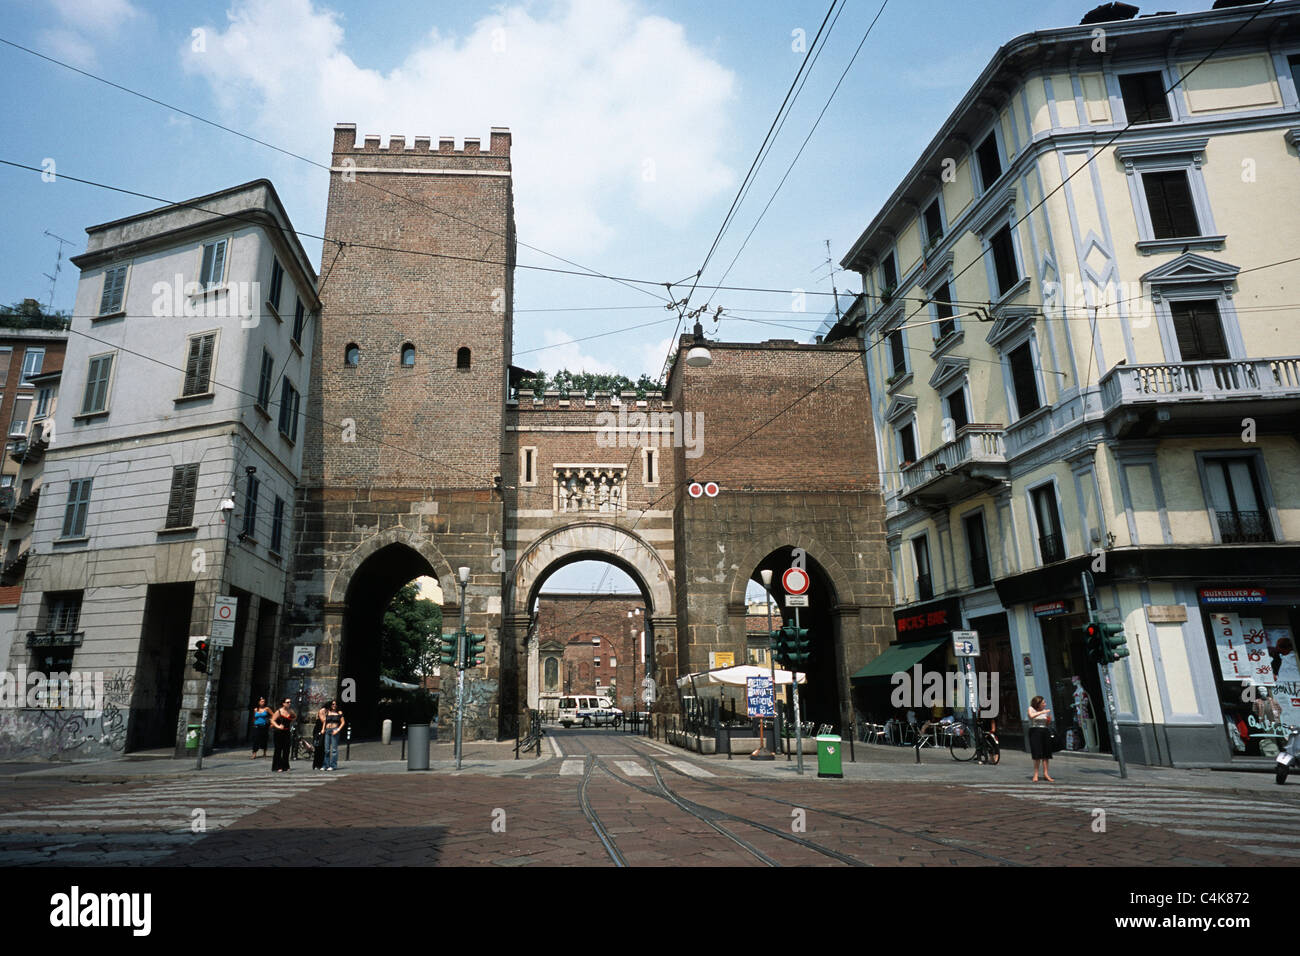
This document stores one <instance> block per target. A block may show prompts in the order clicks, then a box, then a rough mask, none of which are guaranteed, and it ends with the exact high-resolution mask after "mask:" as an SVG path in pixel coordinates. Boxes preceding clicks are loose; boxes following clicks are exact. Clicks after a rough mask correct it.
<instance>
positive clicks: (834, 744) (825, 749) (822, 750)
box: [817, 734, 844, 777]
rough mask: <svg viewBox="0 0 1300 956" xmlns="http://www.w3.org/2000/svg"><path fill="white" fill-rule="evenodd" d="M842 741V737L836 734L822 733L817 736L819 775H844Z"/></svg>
mask: <svg viewBox="0 0 1300 956" xmlns="http://www.w3.org/2000/svg"><path fill="white" fill-rule="evenodd" d="M840 743H841V741H840V738H839V737H837V736H835V735H834V734H821V735H819V736H818V737H817V776H819V777H843V776H844V760H843V757H842V756H841V754H840Z"/></svg>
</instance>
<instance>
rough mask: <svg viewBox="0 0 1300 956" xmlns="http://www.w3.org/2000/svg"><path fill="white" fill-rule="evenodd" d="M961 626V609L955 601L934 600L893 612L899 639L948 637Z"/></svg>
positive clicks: (914, 639)
mask: <svg viewBox="0 0 1300 956" xmlns="http://www.w3.org/2000/svg"><path fill="white" fill-rule="evenodd" d="M960 626H961V609H960V607H959V605H958V604H957V602H956V601H936V602H935V603H933V604H923V605H921V606H920V607H918V608H909V609H908V610H906V611H895V612H894V627H895V629H896V630H897V632H898V638H899V640H901V641H917V640H922V639H924V638H926V637H945V638H946V637H949V636H950V634H951V632H952V631H953V629H954V628H957V627H960Z"/></svg>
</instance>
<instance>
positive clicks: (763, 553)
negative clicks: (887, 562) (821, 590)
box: [727, 527, 857, 607]
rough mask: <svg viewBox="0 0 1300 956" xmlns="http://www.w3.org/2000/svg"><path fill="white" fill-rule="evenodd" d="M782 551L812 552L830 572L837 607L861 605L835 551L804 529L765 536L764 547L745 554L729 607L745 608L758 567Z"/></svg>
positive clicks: (754, 547)
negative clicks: (748, 587)
mask: <svg viewBox="0 0 1300 956" xmlns="http://www.w3.org/2000/svg"><path fill="white" fill-rule="evenodd" d="M782 548H803V549H804V550H805V551H806V552H808V556H809V557H810V558H812V559H813V560H814V561H816V562H817V564H819V565H820V566H821V569H822V570H823V571H825V572H826V577H827V580H828V581H829V582H830V585H831V589H832V590H833V591H834V592H835V601H836V603H837V604H855V603H857V602H856V600H855V598H856V590H857V589H856V588H855V587H854V586H853V579H852V577H851V576H850V575H849V573H848V572H847V571H846V570H845V569H844V566H843V565H842V564H840V562H839V561H838V560H837V559H836V558H835V555H834V553H833V552H832V551H831V549H830V548H829V547H827V546H826V545H825V544H824V543H823V542H821V541H819V540H818V538H817V536H816V535H814V534H811V533H809V532H808V531H806V530H804V529H802V528H794V527H787V528H783V529H781V531H780V532H779V533H776V534H771V535H767V536H765V537H764V539H763V542H762V543H761V544H754V545H751V546H750V547H749V549H748V550H747V551H746V552H745V554H744V556H743V557H742V558H741V559H740V562H739V563H738V564H737V566H736V568H735V570H734V571H733V572H732V575H731V586H730V588H729V589H728V595H727V603H728V604H729V605H730V606H732V607H743V606H744V604H745V589H746V587H747V586H748V584H749V580H750V577H749V576H750V575H751V574H752V573H753V571H754V568H756V567H758V565H759V562H761V561H762V560H763V559H764V558H766V557H767V556H768V555H769V554H771V553H772V552H773V551H779V550H780V549H782Z"/></svg>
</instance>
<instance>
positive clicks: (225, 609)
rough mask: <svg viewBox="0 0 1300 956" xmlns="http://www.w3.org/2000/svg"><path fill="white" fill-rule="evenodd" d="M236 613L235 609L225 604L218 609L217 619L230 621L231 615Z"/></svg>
mask: <svg viewBox="0 0 1300 956" xmlns="http://www.w3.org/2000/svg"><path fill="white" fill-rule="evenodd" d="M234 613H235V609H234V608H233V607H231V606H230V605H229V604H223V605H221V606H220V607H218V608H217V617H219V618H221V620H223V621H228V620H230V618H231V615H232V614H234Z"/></svg>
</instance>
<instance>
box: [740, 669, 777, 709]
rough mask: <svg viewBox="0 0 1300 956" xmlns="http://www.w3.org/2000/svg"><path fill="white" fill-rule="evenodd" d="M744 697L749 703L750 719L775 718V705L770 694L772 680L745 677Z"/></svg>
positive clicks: (768, 678)
mask: <svg viewBox="0 0 1300 956" xmlns="http://www.w3.org/2000/svg"><path fill="white" fill-rule="evenodd" d="M745 697H746V699H747V701H748V702H749V716H750V717H775V716H776V703H775V699H774V695H773V693H772V678H770V677H746V678H745Z"/></svg>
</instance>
